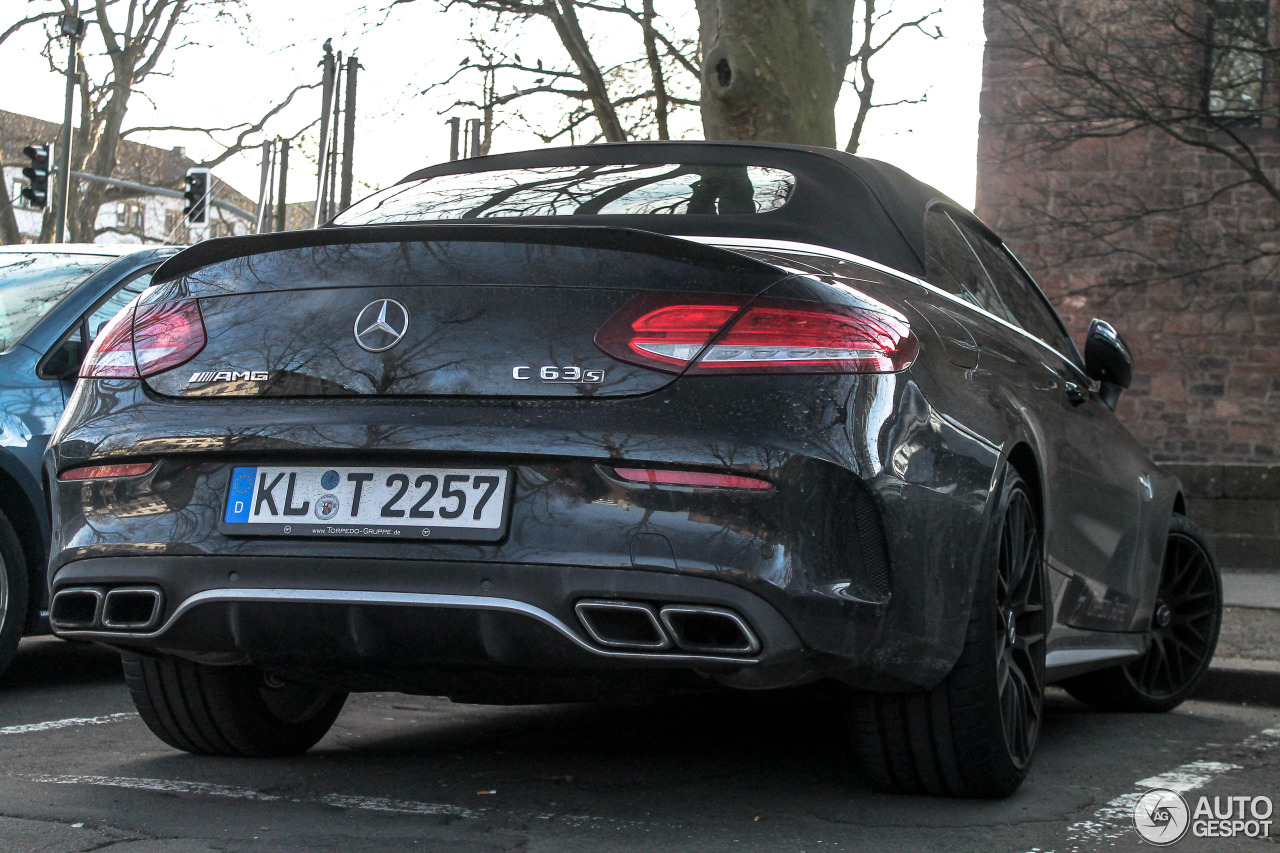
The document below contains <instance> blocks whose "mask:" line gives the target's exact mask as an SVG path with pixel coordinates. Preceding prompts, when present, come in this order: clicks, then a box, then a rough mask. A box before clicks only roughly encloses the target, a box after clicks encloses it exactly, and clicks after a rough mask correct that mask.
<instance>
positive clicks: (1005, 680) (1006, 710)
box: [996, 489, 1046, 768]
mask: <svg viewBox="0 0 1280 853" xmlns="http://www.w3.org/2000/svg"><path fill="white" fill-rule="evenodd" d="M1043 562H1044V560H1043V556H1042V552H1041V548H1040V530H1039V525H1038V524H1037V523H1036V519H1035V512H1034V510H1033V509H1032V507H1031V501H1030V499H1029V498H1028V497H1027V493H1026V491H1025V490H1023V489H1018V490H1015V491H1014V492H1013V493H1012V495H1011V496H1010V500H1009V505H1008V507H1007V509H1006V510H1005V521H1004V529H1003V531H1002V532H1001V534H1000V565H999V573H998V576H997V580H996V597H997V600H998V602H999V607H998V612H997V618H998V619H999V621H1000V623H1001V624H1000V625H999V626H997V629H996V631H997V634H996V635H997V637H999V638H1000V643H1001V648H1000V659H999V662H998V664H997V680H998V683H999V689H1000V720H1001V723H1002V724H1003V726H1004V736H1005V743H1006V744H1007V746H1008V748H1009V757H1010V758H1011V759H1012V760H1013V763H1014V764H1015V765H1016V766H1017V767H1020V768H1021V767H1025V766H1026V765H1027V764H1028V763H1029V762H1030V761H1031V756H1032V753H1033V752H1034V751H1035V746H1036V738H1037V737H1038V735H1039V734H1040V720H1041V715H1042V713H1043V706H1044V660H1045V629H1046V625H1045V591H1044V569H1043V566H1042V563H1043Z"/></svg>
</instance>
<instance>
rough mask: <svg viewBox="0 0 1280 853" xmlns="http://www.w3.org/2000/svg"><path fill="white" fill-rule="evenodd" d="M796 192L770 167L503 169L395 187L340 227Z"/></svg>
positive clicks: (741, 202)
mask: <svg viewBox="0 0 1280 853" xmlns="http://www.w3.org/2000/svg"><path fill="white" fill-rule="evenodd" d="M794 188H795V176H794V175H792V174H791V173H790V172H786V171H783V170H781V169H771V168H767V167H764V166H732V165H724V164H714V165H713V164H697V163H684V164H670V163H668V164H660V165H653V164H643V165H638V164H630V165H625V164H624V165H618V164H614V165H602V166H601V165H597V166H547V167H541V168H530V169H503V170H498V171H492V172H470V173H466V174H461V175H439V176H436V177H433V178H423V179H421V180H417V181H410V182H408V183H403V184H396V185H395V186H394V187H391V188H390V189H386V190H383V191H382V192H380V193H377V194H375V195H372V196H369V197H368V198H366V199H364V200H363V201H360V202H358V203H357V204H355V205H354V206H352V207H351V208H349V209H347V210H346V211H344V212H343V213H342V214H341V215H339V216H338V218H337V219H336V220H335V224H337V225H381V224H387V223H394V222H428V221H439V220H451V219H452V220H460V219H499V218H503V217H514V216H651V215H654V214H672V215H697V214H702V215H711V216H716V215H721V216H723V215H727V214H754V213H768V212H769V211H772V210H777V209H778V208H780V207H782V206H783V205H784V204H786V203H787V199H788V198H790V197H791V192H792V190H793V189H794Z"/></svg>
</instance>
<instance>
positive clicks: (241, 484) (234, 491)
mask: <svg viewBox="0 0 1280 853" xmlns="http://www.w3.org/2000/svg"><path fill="white" fill-rule="evenodd" d="M257 474H258V469H257V468H236V469H235V470H234V471H232V472H231V488H230V490H228V492H227V515H226V521H227V523H228V524H244V523H245V522H247V521H248V520H249V503H250V502H251V501H252V500H253V480H254V477H256V476H257Z"/></svg>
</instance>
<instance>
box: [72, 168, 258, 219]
mask: <svg viewBox="0 0 1280 853" xmlns="http://www.w3.org/2000/svg"><path fill="white" fill-rule="evenodd" d="M71 177H73V178H75V179H77V180H80V181H92V182H93V183H97V184H106V185H107V186H109V187H124V188H125V189H127V190H141V191H142V192H144V193H149V194H151V195H162V196H164V197H166V198H186V196H185V195H183V193H182V190H171V189H169V188H168V187H153V186H151V185H149V184H138V183H134V182H133V181H122V180H120V179H119V178H104V177H102V176H101V175H91V174H89V173H88V172H72V173H71ZM212 195H213V193H212V185H210V201H209V204H210V205H211V206H212V207H216V208H219V209H221V210H226V211H229V212H231V213H234V214H235V215H236V216H239V217H240V218H241V219H243V220H244V221H245V222H250V223H252V222H253V221H254V220H255V219H256V218H257V217H255V216H254V215H253V214H252V213H250V212H249V211H247V210H243V209H241V208H239V207H236V206H235V205H234V204H232V203H231V202H229V201H220V200H218V199H215V198H213V197H212Z"/></svg>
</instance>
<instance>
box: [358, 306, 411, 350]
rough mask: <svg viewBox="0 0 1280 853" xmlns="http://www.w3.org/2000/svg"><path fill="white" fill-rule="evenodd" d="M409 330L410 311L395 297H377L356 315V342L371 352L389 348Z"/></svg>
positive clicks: (398, 341)
mask: <svg viewBox="0 0 1280 853" xmlns="http://www.w3.org/2000/svg"><path fill="white" fill-rule="evenodd" d="M407 331H409V311H408V309H406V308H405V307H404V306H403V305H401V304H400V303H399V302H397V301H396V300H394V299H377V300H375V301H373V302H370V303H369V304H368V305H366V306H364V310H362V311H361V312H360V314H359V316H357V317H356V326H355V332H356V343H358V344H359V345H360V347H361V348H362V349H366V350H368V351H369V352H382V351H383V350H389V349H391V348H392V347H393V346H395V345H396V344H398V343H400V339H401V338H403V337H404V333H405V332H407Z"/></svg>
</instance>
